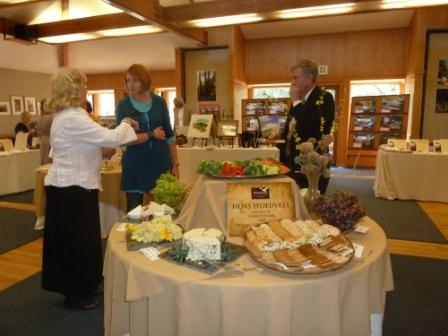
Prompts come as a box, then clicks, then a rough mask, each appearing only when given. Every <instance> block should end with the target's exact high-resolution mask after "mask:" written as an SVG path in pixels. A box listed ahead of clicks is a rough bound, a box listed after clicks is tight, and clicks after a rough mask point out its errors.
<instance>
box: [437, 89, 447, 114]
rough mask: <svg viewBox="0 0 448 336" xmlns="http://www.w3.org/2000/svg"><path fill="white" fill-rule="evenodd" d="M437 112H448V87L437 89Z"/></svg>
mask: <svg viewBox="0 0 448 336" xmlns="http://www.w3.org/2000/svg"><path fill="white" fill-rule="evenodd" d="M435 112H436V113H448V89H437V92H436V111H435Z"/></svg>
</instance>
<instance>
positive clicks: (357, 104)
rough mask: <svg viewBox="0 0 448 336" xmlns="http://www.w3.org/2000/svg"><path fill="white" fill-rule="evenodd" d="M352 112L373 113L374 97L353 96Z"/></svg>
mask: <svg viewBox="0 0 448 336" xmlns="http://www.w3.org/2000/svg"><path fill="white" fill-rule="evenodd" d="M353 103H354V106H353V113H375V104H376V100H375V98H370V97H354V98H353Z"/></svg>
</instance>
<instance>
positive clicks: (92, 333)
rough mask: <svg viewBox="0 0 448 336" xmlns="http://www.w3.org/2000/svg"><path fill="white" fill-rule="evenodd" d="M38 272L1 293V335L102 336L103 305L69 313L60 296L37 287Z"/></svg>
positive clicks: (38, 285)
mask: <svg viewBox="0 0 448 336" xmlns="http://www.w3.org/2000/svg"><path fill="white" fill-rule="evenodd" d="M40 281H41V280H40V273H38V274H36V275H34V276H32V277H30V278H28V279H26V280H24V281H22V282H20V283H19V284H17V285H15V286H13V287H10V288H8V289H6V290H5V291H3V292H1V293H0V335H1V336H53V335H54V336H56V335H58V336H59V335H64V336H100V335H104V328H103V314H104V310H103V306H102V305H101V307H100V308H98V309H95V310H90V311H81V310H68V309H66V308H65V307H64V306H63V304H62V302H63V296H61V295H59V294H55V293H51V292H46V291H44V290H42V289H41V288H40Z"/></svg>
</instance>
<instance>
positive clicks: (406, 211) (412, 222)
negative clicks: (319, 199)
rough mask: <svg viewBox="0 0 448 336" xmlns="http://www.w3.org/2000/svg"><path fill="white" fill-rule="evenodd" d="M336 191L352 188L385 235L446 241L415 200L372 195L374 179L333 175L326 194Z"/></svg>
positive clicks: (438, 241)
mask: <svg viewBox="0 0 448 336" xmlns="http://www.w3.org/2000/svg"><path fill="white" fill-rule="evenodd" d="M332 170H333V169H332ZM335 190H342V191H351V192H353V193H354V194H356V195H357V196H358V198H359V200H360V201H361V203H362V204H363V205H364V206H365V207H366V208H367V215H368V216H369V217H371V218H372V219H373V220H375V221H376V222H377V223H378V224H379V225H380V226H381V227H382V228H383V230H384V232H386V236H387V237H388V238H392V239H402V240H415V241H424V242H431V243H442V244H446V243H448V241H447V240H446V239H445V237H444V236H443V235H442V233H441V232H440V231H439V229H438V228H437V227H436V226H435V225H434V224H433V223H432V221H431V219H430V218H429V217H428V216H427V215H426V214H425V212H424V211H423V210H422V209H421V208H420V206H419V205H418V203H417V202H416V201H402V200H394V201H389V200H385V199H382V198H376V197H375V196H374V194H373V179H353V178H344V177H335V176H333V177H332V178H331V179H330V184H329V186H328V190H327V194H328V195H331V194H332V193H333V192H334V191H335Z"/></svg>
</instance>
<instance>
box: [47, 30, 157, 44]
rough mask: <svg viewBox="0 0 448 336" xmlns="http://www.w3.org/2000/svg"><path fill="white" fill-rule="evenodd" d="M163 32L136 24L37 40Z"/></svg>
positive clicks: (63, 40)
mask: <svg viewBox="0 0 448 336" xmlns="http://www.w3.org/2000/svg"><path fill="white" fill-rule="evenodd" d="M160 32H163V29H161V28H158V27H154V26H136V27H127V28H117V29H107V30H99V31H96V32H91V33H80V34H67V35H57V36H49V37H41V38H39V41H41V42H46V43H52V44H53V43H54V44H57V43H69V42H79V41H86V40H92V39H97V38H103V37H120V36H130V35H142V34H154V33H160Z"/></svg>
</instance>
